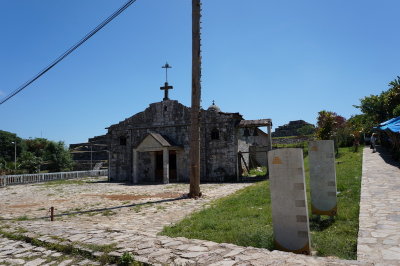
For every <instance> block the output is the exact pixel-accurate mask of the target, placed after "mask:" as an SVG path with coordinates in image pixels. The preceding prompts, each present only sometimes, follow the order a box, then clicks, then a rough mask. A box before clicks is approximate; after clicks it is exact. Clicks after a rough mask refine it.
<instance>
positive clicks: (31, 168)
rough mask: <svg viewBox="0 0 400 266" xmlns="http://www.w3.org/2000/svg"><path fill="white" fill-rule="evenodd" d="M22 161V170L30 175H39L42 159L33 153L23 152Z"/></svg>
mask: <svg viewBox="0 0 400 266" xmlns="http://www.w3.org/2000/svg"><path fill="white" fill-rule="evenodd" d="M20 161H21V168H22V169H25V170H27V171H28V173H38V172H39V171H40V165H41V164H42V163H43V160H42V158H41V157H37V156H35V155H34V154H33V153H31V152H23V153H22V154H21V158H20Z"/></svg>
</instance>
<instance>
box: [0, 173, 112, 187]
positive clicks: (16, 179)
mask: <svg viewBox="0 0 400 266" xmlns="http://www.w3.org/2000/svg"><path fill="white" fill-rule="evenodd" d="M107 175H108V170H92V171H75V172H59V173H43V174H25V175H4V176H0V187H5V186H10V185H17V184H29V183H39V182H46V181H53V180H63V179H73V178H82V177H95V176H107Z"/></svg>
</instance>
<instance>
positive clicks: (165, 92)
mask: <svg viewBox="0 0 400 266" xmlns="http://www.w3.org/2000/svg"><path fill="white" fill-rule="evenodd" d="M162 68H165V83H164V87H160V90H163V91H164V99H163V101H165V100H169V98H168V90H172V89H173V88H174V87H173V86H169V85H168V68H172V66H170V65H169V64H168V62H167V63H165V65H164V66H162Z"/></svg>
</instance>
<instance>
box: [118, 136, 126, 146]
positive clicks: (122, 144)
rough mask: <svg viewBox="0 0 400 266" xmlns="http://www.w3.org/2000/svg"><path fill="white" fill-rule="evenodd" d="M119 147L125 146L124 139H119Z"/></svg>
mask: <svg viewBox="0 0 400 266" xmlns="http://www.w3.org/2000/svg"><path fill="white" fill-rule="evenodd" d="M119 145H121V146H126V137H119Z"/></svg>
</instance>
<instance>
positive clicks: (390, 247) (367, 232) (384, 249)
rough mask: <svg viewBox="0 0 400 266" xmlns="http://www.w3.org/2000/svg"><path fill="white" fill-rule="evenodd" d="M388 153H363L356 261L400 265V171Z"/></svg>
mask: <svg viewBox="0 0 400 266" xmlns="http://www.w3.org/2000/svg"><path fill="white" fill-rule="evenodd" d="M399 166H400V165H399V164H398V163H395V162H393V161H392V160H391V157H390V155H389V153H388V152H387V151H385V150H383V149H382V148H379V147H378V150H377V152H376V153H372V150H370V149H369V148H365V149H364V154H363V172H362V184H361V201H360V229H359V234H358V235H359V236H358V246H357V258H358V260H366V261H372V262H374V263H376V265H400V168H399Z"/></svg>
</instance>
